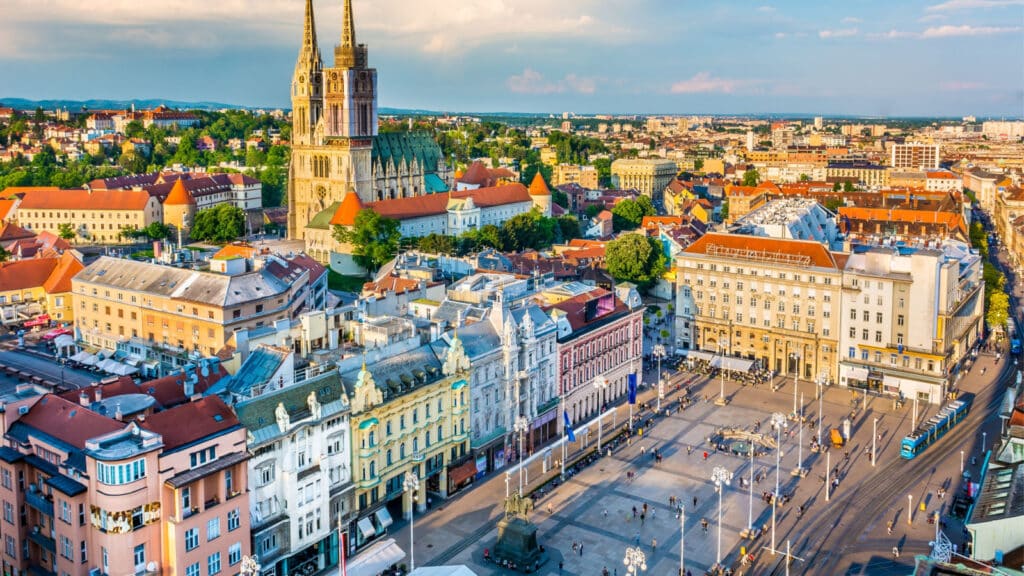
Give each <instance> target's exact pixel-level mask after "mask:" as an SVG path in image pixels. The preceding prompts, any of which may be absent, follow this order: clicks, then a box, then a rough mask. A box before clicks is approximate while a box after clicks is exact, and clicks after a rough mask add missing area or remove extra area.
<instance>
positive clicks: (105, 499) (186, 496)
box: [0, 379, 251, 576]
mask: <svg viewBox="0 0 1024 576" xmlns="http://www.w3.org/2000/svg"><path fill="white" fill-rule="evenodd" d="M122 384H123V383H119V384H115V385H111V386H110V387H109V388H110V392H111V394H110V395H108V396H107V397H104V388H105V387H101V386H94V387H91V388H88V389H85V390H83V391H82V392H81V394H80V396H79V398H78V402H75V401H72V400H69V399H67V398H63V397H61V396H57V395H53V394H46V395H43V396H35V397H32V398H26V399H23V400H20V401H18V402H15V403H9V404H7V405H6V406H5V407H4V408H3V410H4V411H3V419H4V431H5V434H4V446H2V447H0V506H2V509H3V514H4V517H3V520H2V521H0V540H2V541H3V550H2V552H0V557H2V561H3V573H4V574H18V575H22V574H29V573H31V574H41V575H57V574H60V575H69V576H89V575H92V576H95V575H96V574H110V575H115V574H116V575H119V576H120V575H131V574H134V575H157V574H159V575H163V576H179V575H182V576H200V575H202V576H207V575H213V576H215V575H217V574H221V573H223V574H237V573H238V571H239V566H240V562H241V558H242V556H243V555H249V554H251V552H250V537H249V495H248V491H247V489H246V486H247V474H246V471H247V467H246V461H247V460H248V459H249V454H248V452H247V451H246V448H245V443H246V432H245V429H244V428H242V427H241V426H240V425H239V423H238V420H237V418H236V417H235V416H234V414H233V413H232V411H231V410H230V408H228V407H227V406H226V405H225V404H224V402H223V401H222V400H220V398H219V397H216V396H210V397H206V398H200V397H199V396H198V395H196V394H194V393H193V392H194V391H193V390H191V389H190V387H191V384H189V383H188V382H181V379H179V381H167V382H163V383H157V382H156V381H154V383H146V384H145V385H144V386H146V385H149V384H157V385H158V386H160V387H161V388H164V387H168V386H169V387H176V388H178V389H180V392H181V393H179V394H168V393H167V391H166V390H162V391H161V392H162V393H157V394H152V393H142V392H141V390H144V389H141V388H140V391H138V392H132V391H131V390H130V389H129V387H127V386H124V385H122ZM179 398H180V399H181V401H182V403H180V404H176V405H173V406H167V405H166V404H164V402H166V401H167V399H172V400H176V399H179Z"/></svg>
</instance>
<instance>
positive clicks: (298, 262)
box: [288, 252, 327, 284]
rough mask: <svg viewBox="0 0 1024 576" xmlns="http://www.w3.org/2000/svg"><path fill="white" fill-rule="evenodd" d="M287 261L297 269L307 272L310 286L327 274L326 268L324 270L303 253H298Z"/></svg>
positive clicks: (319, 264) (321, 265)
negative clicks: (303, 269)
mask: <svg viewBox="0 0 1024 576" xmlns="http://www.w3.org/2000/svg"><path fill="white" fill-rule="evenodd" d="M288 260H289V261H290V262H291V263H292V264H294V265H295V266H298V267H299V268H305V269H306V270H309V283H310V284H312V283H314V282H316V281H317V280H319V279H320V277H321V276H323V275H324V274H326V273H327V268H325V267H324V265H323V264H321V263H319V262H317V261H316V260H314V259H313V258H312V257H310V256H309V255H308V254H306V253H305V252H299V253H298V254H296V255H294V256H292V257H291V258H289V259H288Z"/></svg>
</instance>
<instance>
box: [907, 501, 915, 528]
mask: <svg viewBox="0 0 1024 576" xmlns="http://www.w3.org/2000/svg"><path fill="white" fill-rule="evenodd" d="M907 524H908V525H910V526H913V525H914V495H913V494H907Z"/></svg>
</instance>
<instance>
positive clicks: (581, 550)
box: [580, 542, 583, 558]
mask: <svg viewBox="0 0 1024 576" xmlns="http://www.w3.org/2000/svg"><path fill="white" fill-rule="evenodd" d="M582 557H583V542H580V558H582Z"/></svg>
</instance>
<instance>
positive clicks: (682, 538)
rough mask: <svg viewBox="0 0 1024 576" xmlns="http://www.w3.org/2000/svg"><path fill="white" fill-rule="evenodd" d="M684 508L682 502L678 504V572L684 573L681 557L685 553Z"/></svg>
mask: <svg viewBox="0 0 1024 576" xmlns="http://www.w3.org/2000/svg"><path fill="white" fill-rule="evenodd" d="M685 543H686V510H685V506H684V505H683V504H680V505H679V574H680V576H682V575H683V574H686V572H685V570H686V567H685V566H684V562H683V558H684V557H685V555H686V547H685V546H684V544H685Z"/></svg>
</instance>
